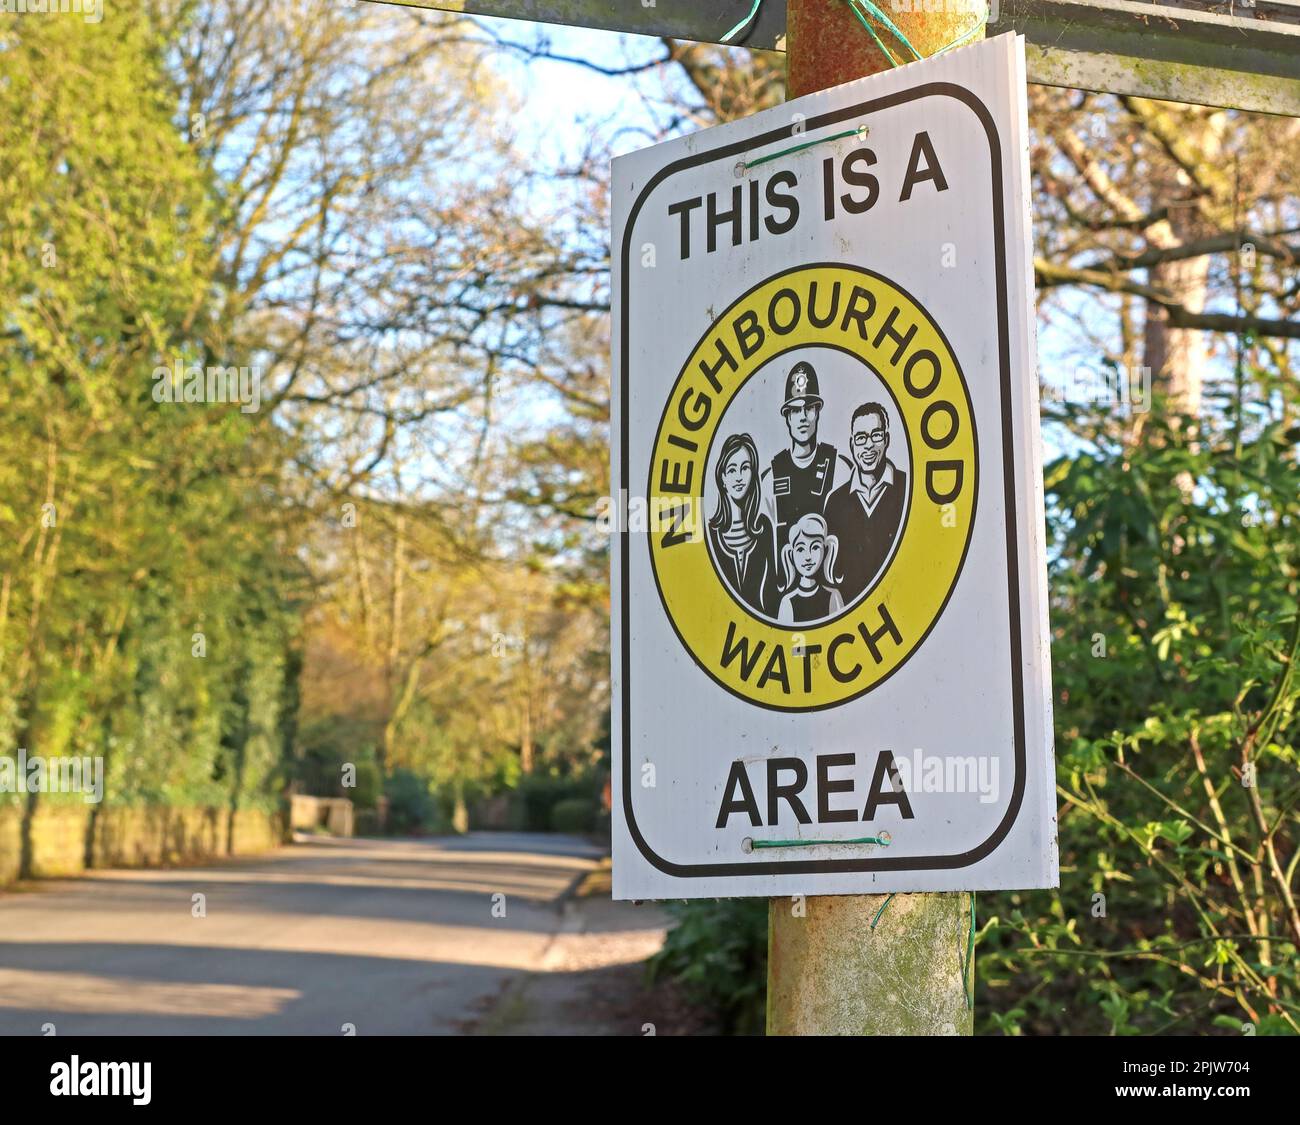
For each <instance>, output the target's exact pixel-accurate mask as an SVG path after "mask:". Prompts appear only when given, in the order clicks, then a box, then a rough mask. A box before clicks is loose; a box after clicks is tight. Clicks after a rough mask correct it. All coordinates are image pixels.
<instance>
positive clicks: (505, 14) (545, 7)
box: [376, 0, 785, 51]
mask: <svg viewBox="0 0 1300 1125" xmlns="http://www.w3.org/2000/svg"><path fill="white" fill-rule="evenodd" d="M376 2H378V3H390V4H399V5H401V6H403V7H408V8H434V9H437V10H440V11H444V12H460V13H463V14H464V15H467V16H499V17H501V18H503V19H512V20H533V21H535V22H537V23H558V24H565V25H567V26H569V27H593V28H596V29H598V30H601V31H625V32H628V33H630V34H633V35H654V36H664V37H667V38H670V39H691V40H695V41H696V42H700V43H717V42H720V40H721V37H722V36H724V35H726V34H727V32H728V31H730V30H731V29H732V28H733V27H735V26H736V25H737V24H739V23H740V22H741V21H742V20H744V18H745V17H746V16H747V15H749V12H750V9H751V8H752V7H753V6H754V5H753V0H710V2H707V3H699V2H696V0H687V2H685V3H671V2H669V0H662V2H661V3H657V4H655V5H654V6H651V7H647V6H645V5H643V4H642V3H641V0H376ZM729 45H730V46H736V47H750V48H753V49H759V50H768V51H782V50H784V49H785V0H764V2H763V3H762V4H761V5H759V9H758V15H757V16H756V17H755V19H754V22H753V24H752V25H751V26H750V27H749V28H747V29H746V30H744V31H742V32H740V33H739V34H738V35H737V36H736V37H735V39H733V40H732V41H731V43H730V44H729Z"/></svg>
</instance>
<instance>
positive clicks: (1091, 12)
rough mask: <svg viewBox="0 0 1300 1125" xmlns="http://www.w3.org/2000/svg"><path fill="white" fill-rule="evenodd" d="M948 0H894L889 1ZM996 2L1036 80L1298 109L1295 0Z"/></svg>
mask: <svg viewBox="0 0 1300 1125" xmlns="http://www.w3.org/2000/svg"><path fill="white" fill-rule="evenodd" d="M376 2H387V3H399V4H404V5H406V6H409V7H420V8H436V9H441V10H443V11H455V12H462V13H464V14H466V15H481V16H502V17H505V18H509V19H521V20H535V21H538V22H541V23H559V24H567V25H570V26H576V27H592V28H599V29H602V30H606V31H623V32H629V33H633V34H640V35H655V36H667V37H670V38H674V39H692V40H697V41H700V42H717V41H718V40H719V38H720V37H721V36H723V35H725V34H726V33H727V31H728V30H730V29H731V28H732V27H734V26H735V25H736V24H737V23H739V22H741V21H742V20H743V19H744V17H745V16H746V15H747V14H748V13H749V11H750V9H751V7H752V3H751V0H726V3H716V4H707V5H706V4H687V3H680V4H669V3H662V4H656V5H655V6H654V7H644V6H643V5H642V3H641V0H376ZM948 2H952V0H887V2H886V3H884V4H882V7H883V8H884V10H885V11H886V12H889V11H899V10H906V9H908V8H911V7H912V6H913V5H916V6H917V7H923V6H926V5H929V4H937V3H948ZM964 2H966V3H970V2H972V0H964ZM991 2H992V8H993V13H994V14H995V15H996V17H997V18H996V19H994V20H993V21H992V22H991V23H990V24H989V29H988V31H989V34H990V35H998V34H1001V33H1002V32H1005V31H1015V32H1019V33H1020V34H1022V35H1024V36H1025V38H1026V40H1027V41H1028V51H1027V55H1028V64H1029V80H1030V81H1031V82H1041V83H1044V84H1046V85H1049V86H1070V87H1077V88H1079V89H1083V90H1096V91H1099V92H1105V93H1113V94H1134V95H1137V96H1139V97H1147V98H1163V99H1166V100H1169V101H1183V102H1194V103H1197V104H1201V105H1213V106H1225V107H1228V108H1232V109H1245V110H1252V111H1256V112H1261V113H1278V114H1288V115H1291V116H1300V3H1294V2H1292V0H1255V3H1253V4H1250V3H1245V2H1242V0H1233V2H1232V3H1229V2H1228V0H1223V2H1211V0H1162V2H1160V3H1149V2H1147V0H991ZM705 9H707V10H705ZM735 43H736V45H743V46H746V47H751V48H763V49H768V50H783V49H784V48H785V3H784V0H764V3H763V4H761V5H760V7H759V10H758V16H757V18H756V19H755V21H754V24H753V26H752V27H750V28H748V29H747V31H746V32H744V33H742V34H740V35H738V36H737V37H736V39H735Z"/></svg>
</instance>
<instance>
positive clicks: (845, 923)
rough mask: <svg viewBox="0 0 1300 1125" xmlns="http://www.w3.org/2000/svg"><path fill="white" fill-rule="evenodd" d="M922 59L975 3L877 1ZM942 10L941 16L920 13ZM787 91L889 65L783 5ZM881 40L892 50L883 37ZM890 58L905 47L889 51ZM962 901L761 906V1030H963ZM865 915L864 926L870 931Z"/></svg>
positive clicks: (854, 898) (834, 28) (831, 7)
mask: <svg viewBox="0 0 1300 1125" xmlns="http://www.w3.org/2000/svg"><path fill="white" fill-rule="evenodd" d="M877 4H878V7H880V9H881V10H882V11H884V12H885V14H886V15H888V16H889V18H890V20H892V21H893V23H894V24H895V25H896V26H897V27H898V29H899V30H900V31H901V32H902V33H903V34H904V35H905V36H907V38H908V40H909V41H910V42H911V43H912V45H913V46H915V47H916V49H917V51H918V52H919V53H920V54H922V55H926V56H928V55H933V54H937V53H938V52H939V51H942V50H943V49H944V48H945V47H947V46H948V45H949V44H951V43H953V42H955V41H956V40H958V39H959V38H961V37H962V36H964V35H967V34H968V33H969V32H971V30H972V28H973V27H975V28H977V30H976V31H975V33H974V34H971V35H969V37H968V38H967V39H966V40H965V41H966V42H975V41H976V40H978V39H981V38H983V35H984V29H983V24H984V7H983V4H982V3H981V0H877ZM936 8H938V9H943V10H940V11H934V10H925V9H936ZM786 27H787V32H786V58H787V66H788V68H789V70H788V77H787V83H786V85H787V91H788V94H789V96H790V97H798V96H799V95H801V94H808V93H812V92H813V91H814V90H823V89H825V88H826V87H828V86H836V85H839V84H840V83H843V82H849V81H851V80H852V79H854V78H863V77H865V76H866V75H869V74H876V73H878V72H879V71H882V70H888V69H890V68H891V66H892V65H893V64H892V63H891V62H890V60H889V59H888V58H886V57H885V55H884V54H883V53H882V52H881V50H880V48H879V47H877V45H876V44H875V43H874V42H873V41H872V38H871V36H870V35H869V34H868V33H867V31H866V29H865V28H863V26H862V25H861V23H859V22H858V19H857V17H856V16H855V15H854V14H853V11H852V10H851V9H850V7H849V4H848V3H847V2H846V0H787V15H786ZM877 34H879V35H880V38H881V39H882V40H883V41H884V42H885V43H886V44H888V45H889V46H890V47H891V48H892V47H893V45H894V40H893V38H892V36H890V35H888V34H882V33H881V32H880V30H879V29H878V30H877ZM895 57H896V58H897V59H899V60H900V61H903V60H905V59H907V58H908V57H909V56H907V55H906V54H905V53H904V52H902V51H898V52H895ZM973 909H974V906H973V902H972V896H970V895H969V894H965V893H954V894H899V895H894V896H893V897H892V899H891V898H890V896H887V895H816V896H812V897H809V898H807V899H806V900H802V901H801V900H798V899H796V900H791V899H787V898H774V899H772V900H771V903H770V904H769V908H768V975H767V1033H768V1034H769V1035H969V1034H971V1032H972V1030H973V1026H974V1013H973V1011H972V1010H971V1006H970V1003H969V1002H968V999H967V997H968V995H971V994H973V991H974V987H975V981H974V973H975V966H974V958H973V957H970V958H969V961H970V968H969V979H967V970H966V962H967V960H968V958H967V951H968V947H969V944H970V940H971V928H972V927H971V911H972V910H973ZM873 922H874V928H873Z"/></svg>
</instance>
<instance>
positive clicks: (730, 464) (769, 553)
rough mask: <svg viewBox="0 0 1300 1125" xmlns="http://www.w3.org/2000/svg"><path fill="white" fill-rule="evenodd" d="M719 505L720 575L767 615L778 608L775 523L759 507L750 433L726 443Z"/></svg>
mask: <svg viewBox="0 0 1300 1125" xmlns="http://www.w3.org/2000/svg"><path fill="white" fill-rule="evenodd" d="M713 476H714V482H715V483H716V485H717V488H718V506H717V509H716V510H715V511H714V513H713V517H712V519H710V520H709V545H710V546H711V547H712V548H713V559H714V562H715V563H716V565H717V567H718V570H719V572H720V573H721V574H722V577H723V578H724V580H725V581H726V582H727V584H728V585H729V586H730V587H731V589H732V590H733V591H734V592H735V594H736V596H737V597H739V598H740V600H741V601H743V602H744V603H745V604H746V605H748V606H750V607H752V608H753V609H755V610H757V611H758V612H759V613H761V614H764V615H765V616H767V617H771V616H772V613H773V611H774V610H775V608H776V596H777V580H776V548H775V543H774V540H773V537H772V523H771V521H770V520H769V519H768V518H767V517H766V516H765V515H763V514H762V512H761V511H759V494H758V449H757V448H756V447H755V445H754V439H753V438H752V437H750V436H749V435H748V434H732V435H731V436H730V437H728V438H727V439H726V441H724V442H723V443H722V452H721V453H720V454H719V455H718V462H717V464H716V465H715V466H714V470H713Z"/></svg>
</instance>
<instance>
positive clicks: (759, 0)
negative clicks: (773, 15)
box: [722, 0, 763, 43]
mask: <svg viewBox="0 0 1300 1125" xmlns="http://www.w3.org/2000/svg"><path fill="white" fill-rule="evenodd" d="M762 3H763V0H754V6H753V7H752V8H750V9H749V15H747V16H746V17H745V18H744V19H743V20H741V21H740V22H739V23H738V24H736V26H735V27H733V28H732V29H731V30H730V31H728V32H727V34H726V35H724V36H723V37H722V42H724V43H725V42H727V40H729V39H730V38H731V37H732V36H733V35H735V34H737V33H738V32H740V31H742V30H743V29H744V28H746V27H748V26H749V24H751V23H753V21H754V17H755V16H756V15H758V9H759V5H761V4H762Z"/></svg>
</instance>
